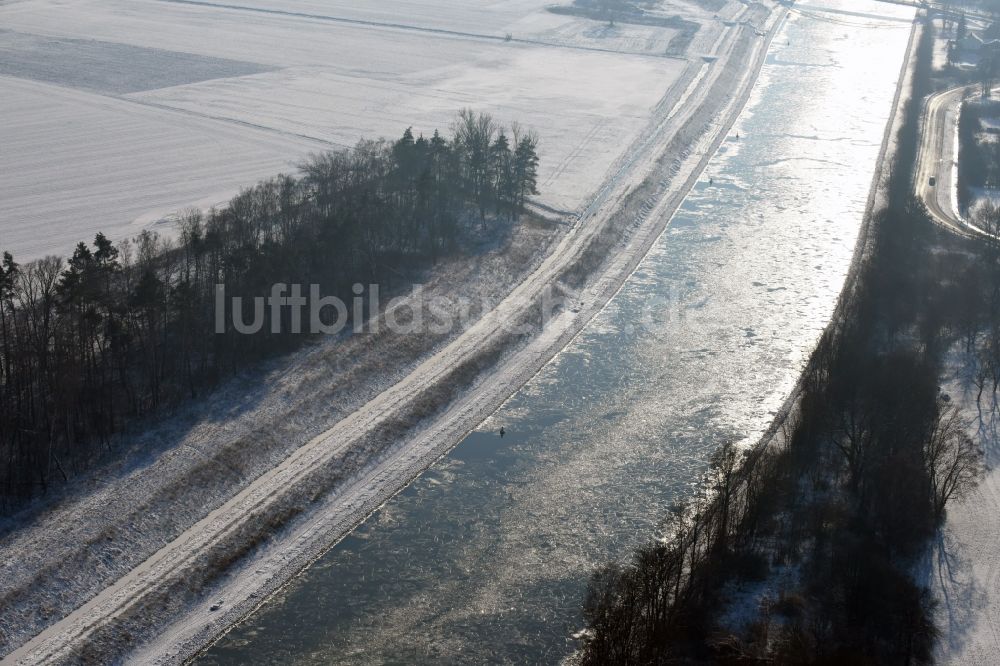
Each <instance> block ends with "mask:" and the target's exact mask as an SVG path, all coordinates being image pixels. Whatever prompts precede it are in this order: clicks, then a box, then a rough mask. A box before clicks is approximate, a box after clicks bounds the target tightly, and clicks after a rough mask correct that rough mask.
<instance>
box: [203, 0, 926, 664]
mask: <svg viewBox="0 0 1000 666" xmlns="http://www.w3.org/2000/svg"><path fill="white" fill-rule="evenodd" d="M797 6H798V5H797ZM825 7H827V8H833V9H837V10H839V11H836V12H830V11H827V9H819V8H809V9H805V8H803V9H802V10H797V11H793V12H792V13H791V14H790V15H789V18H788V20H787V21H786V23H785V25H784V26H783V27H782V30H781V32H780V33H779V35H778V36H777V38H776V39H775V41H774V44H773V46H772V49H771V52H770V54H769V56H768V59H767V63H766V65H765V66H764V69H763V71H762V73H761V77H760V79H759V81H758V83H757V86H756V88H755V90H754V93H753V96H752V98H751V100H750V102H749V104H748V106H747V108H746V110H745V111H744V113H743V115H742V117H741V119H740V120H739V122H738V124H737V126H736V127H735V128H734V130H733V133H732V136H731V138H730V140H728V141H727V142H726V143H725V145H724V146H723V148H722V149H721V150H720V151H719V153H718V155H716V156H715V158H714V160H713V162H712V163H711V165H710V167H709V168H708V170H707V171H706V173H705V174H704V177H703V178H702V182H701V183H700V184H699V185H698V186H697V187H696V188H695V190H694V191H693V192H692V193H691V194H690V196H688V198H687V200H686V202H685V203H684V205H683V207H682V209H681V210H680V211H679V212H678V213H677V215H676V216H675V218H674V219H673V221H672V222H671V223H670V226H669V227H668V229H667V231H666V232H665V233H664V235H663V237H662V238H661V239H660V241H659V242H658V243H657V245H656V247H655V249H654V250H653V251H652V252H651V253H650V255H649V256H648V257H647V258H646V260H645V261H644V262H643V264H642V265H641V267H640V269H639V270H638V271H637V272H636V274H635V275H634V276H633V277H632V278H631V279H630V280H629V282H628V283H627V285H626V286H625V288H624V289H623V290H622V291H621V293H620V294H619V295H618V296H617V297H616V298H615V299H614V301H613V302H612V303H611V304H610V305H609V306H608V308H607V309H606V310H605V311H604V312H603V313H601V314H600V315H599V316H598V317H597V318H596V319H595V320H594V321H593V322H592V324H591V325H590V326H589V327H588V328H587V329H586V330H585V331H584V332H583V333H582V334H581V335H580V336H579V337H578V338H577V339H576V340H575V341H574V342H573V343H572V344H571V345H570V346H569V347H568V348H567V349H566V350H565V351H564V352H563V353H561V354H560V355H559V356H558V357H557V358H556V359H555V360H554V361H553V362H552V363H550V364H549V365H548V366H547V367H546V368H545V369H544V370H543V371H542V372H541V373H540V374H539V375H538V376H537V377H535V379H533V380H532V381H531V382H530V383H529V384H528V385H526V386H525V387H524V388H523V389H522V390H521V391H520V392H519V393H517V395H516V396H514V397H513V398H512V399H511V400H510V401H509V402H508V403H507V404H506V405H505V406H504V407H503V408H502V409H501V410H500V411H499V412H498V413H497V414H495V415H494V416H493V417H492V418H490V419H489V420H488V421H487V422H485V423H484V424H483V425H482V426H481V427H480V428H479V429H478V430H477V431H476V432H473V433H472V434H470V435H469V436H468V437H467V438H466V439H465V440H464V441H463V442H462V443H461V444H460V445H459V446H457V447H456V448H455V449H454V450H453V451H452V452H451V454H450V455H448V456H446V457H445V458H444V459H442V460H441V461H440V462H439V463H438V464H437V465H435V466H434V467H433V468H431V469H429V470H427V471H426V472H425V473H424V474H423V475H422V476H421V477H419V478H418V479H417V480H416V481H414V482H413V484H411V485H410V487H409V488H408V489H407V490H405V491H404V492H402V493H401V494H400V495H398V496H397V497H395V498H394V499H393V500H391V501H390V502H389V503H388V504H387V505H386V506H385V507H384V508H383V509H382V510H381V511H379V512H378V513H377V514H375V515H373V516H372V517H371V518H369V519H368V521H367V522H365V523H364V524H362V525H361V526H360V527H358V528H357V529H356V530H355V531H354V533H353V534H352V535H351V536H350V537H348V538H346V539H344V540H343V541H342V542H340V543H339V544H338V545H337V546H336V547H334V548H333V549H332V550H330V551H329V552H328V553H327V554H326V555H325V556H324V557H322V558H321V559H320V560H319V561H317V562H316V563H315V564H314V565H313V566H312V567H310V568H309V569H308V570H307V571H306V572H305V573H303V575H302V576H300V577H299V578H298V579H296V580H295V581H294V582H293V583H292V584H290V585H289V586H288V587H287V588H286V589H285V590H284V591H283V592H281V593H280V594H279V595H277V596H276V597H275V598H273V599H272V600H270V601H269V602H268V603H267V604H265V605H264V606H263V607H262V608H261V609H260V610H259V611H258V612H257V613H255V614H254V615H252V616H251V617H250V618H249V619H248V620H247V621H245V622H244V623H243V624H242V625H240V626H238V627H236V628H234V630H233V631H232V632H230V633H229V634H228V635H227V636H226V637H224V638H223V639H222V640H221V641H220V642H219V643H218V644H216V645H215V646H214V647H213V648H212V649H211V650H210V651H209V652H208V653H207V654H206V655H204V656H203V657H202V658H201V663H203V664H243V663H251V662H252V663H315V664H330V663H349V664H355V663H387V662H388V663H415V662H431V661H435V662H444V663H456V662H475V663H483V662H512V663H552V662H557V661H559V660H560V659H561V658H563V657H564V656H566V655H567V654H569V653H571V652H572V651H573V649H574V647H575V645H576V642H575V641H574V640H573V638H572V637H571V635H572V634H573V633H574V632H575V631H577V630H578V629H579V628H580V627H581V616H580V603H581V598H582V596H583V593H584V590H585V587H586V582H587V578H588V576H589V575H590V573H591V571H592V570H593V569H594V567H595V566H597V565H598V564H600V563H601V562H604V561H606V560H608V559H609V558H622V557H627V556H628V554H629V551H630V549H631V548H632V547H634V546H636V545H637V544H639V543H640V542H642V541H644V540H647V539H649V538H650V537H651V536H652V535H653V534H654V533H655V530H656V528H657V524H658V522H659V520H660V517H661V516H663V515H664V514H665V512H666V511H667V508H668V506H669V505H670V503H671V502H672V501H674V500H676V499H677V498H679V497H683V496H685V495H686V494H688V493H689V492H690V490H691V488H692V486H693V484H694V483H695V482H696V480H697V479H698V477H699V476H700V475H701V473H702V472H703V471H704V469H705V467H706V460H707V458H708V456H709V455H710V454H711V452H712V451H713V450H714V449H715V448H716V447H717V446H718V445H719V444H720V443H721V442H723V441H724V440H727V439H729V440H744V439H753V438H755V437H757V436H758V435H759V434H760V433H761V432H762V431H763V430H764V429H765V428H766V427H767V425H768V423H769V421H770V419H771V418H772V415H773V413H774V412H775V410H777V409H778V408H779V407H780V405H781V404H782V402H783V401H784V400H785V398H786V397H787V395H788V394H789V392H790V390H791V388H792V387H793V385H794V382H795V378H796V375H797V373H798V371H799V370H800V368H801V367H802V364H803V362H804V359H805V358H806V357H807V355H808V354H809V352H810V350H811V348H812V346H813V345H814V344H815V341H816V339H817V336H818V334H819V332H820V331H821V330H822V328H823V327H824V325H825V324H826V323H827V321H828V319H829V317H830V314H831V312H832V310H833V307H834V304H835V301H836V298H837V294H838V293H839V291H840V288H841V285H842V283H843V280H844V277H845V275H846V272H847V270H848V267H849V264H850V260H851V254H852V250H853V247H854V242H855V239H856V237H857V232H858V229H859V225H860V222H861V218H862V212H863V210H864V206H865V202H866V198H867V196H868V191H869V186H870V184H871V179H872V173H873V169H874V164H875V161H876V158H877V155H878V152H879V146H880V143H881V140H882V134H883V130H884V127H885V123H886V120H887V117H888V114H889V111H890V106H891V102H892V98H893V94H894V91H895V86H896V82H897V77H898V74H899V70H900V66H901V64H902V57H903V53H904V50H905V45H906V41H907V38H908V36H909V23H908V19H909V18H910V17H912V12H907V11H906V10H904V9H903V8H896V7H893V6H889V5H883V4H876V3H874V2H867V1H853V2H852V1H850V0H833V4H831V5H828V6H825ZM901 19H902V20H901ZM737 132H738V134H739V136H740V138H739V140H737V138H736V134H737ZM709 179H711V184H710V180H709ZM501 425H503V426H504V427H505V428H506V431H507V433H508V434H507V436H506V437H505V438H503V439H500V438H499V436H498V435H497V434H496V432H497V430H498V429H499V428H500V426H501Z"/></svg>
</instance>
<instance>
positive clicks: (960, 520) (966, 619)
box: [926, 344, 1000, 666]
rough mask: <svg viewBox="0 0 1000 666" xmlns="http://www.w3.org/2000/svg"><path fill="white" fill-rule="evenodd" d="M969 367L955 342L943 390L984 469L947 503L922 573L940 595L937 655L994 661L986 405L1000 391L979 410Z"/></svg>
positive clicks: (999, 528) (998, 569)
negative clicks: (973, 484)
mask: <svg viewBox="0 0 1000 666" xmlns="http://www.w3.org/2000/svg"><path fill="white" fill-rule="evenodd" d="M974 366H975V360H974V356H970V355H969V354H966V353H965V350H964V348H963V345H961V344H959V345H956V348H954V349H952V351H951V352H950V355H949V360H948V366H947V375H946V378H945V380H944V382H943V383H942V390H943V391H944V392H946V393H948V395H950V396H951V398H952V399H953V400H954V401H955V402H956V404H957V405H959V406H960V408H961V410H962V415H963V417H965V418H966V419H967V420H968V422H969V434H970V435H972V436H973V437H974V438H975V439H976V440H977V441H978V442H979V443H980V445H981V446H982V447H983V450H984V451H985V452H986V463H987V465H989V468H990V469H989V471H988V472H987V474H986V477H985V478H984V479H983V480H982V482H981V483H980V484H979V487H978V488H976V490H975V491H974V492H973V493H972V494H971V495H970V496H968V497H966V498H965V499H963V500H961V501H958V502H953V503H952V504H950V505H949V506H948V515H947V520H946V522H945V526H944V529H943V530H942V534H941V535H940V537H939V539H938V541H937V543H936V544H935V545H934V547H933V549H932V553H931V555H930V557H929V560H930V561H929V563H928V564H927V571H926V575H927V582H928V585H930V587H931V590H932V591H933V592H934V594H935V596H936V598H937V601H938V608H937V616H936V620H937V624H938V628H939V629H940V630H941V632H942V635H941V638H940V640H939V643H938V654H937V657H938V661H939V662H940V663H945V664H962V665H963V666H966V665H970V666H971V665H977V666H979V665H981V666H994V665H995V664H998V663H1000V437H998V434H1000V433H998V428H1000V411H997V412H992V413H991V408H992V401H993V400H996V399H1000V395H997V396H991V395H990V393H991V390H990V388H991V387H990V386H989V384H987V387H986V390H985V391H984V394H983V398H982V401H981V404H982V412H980V409H979V408H978V407H977V393H978V390H979V389H978V388H977V386H976V385H975V382H974V376H975V370H974Z"/></svg>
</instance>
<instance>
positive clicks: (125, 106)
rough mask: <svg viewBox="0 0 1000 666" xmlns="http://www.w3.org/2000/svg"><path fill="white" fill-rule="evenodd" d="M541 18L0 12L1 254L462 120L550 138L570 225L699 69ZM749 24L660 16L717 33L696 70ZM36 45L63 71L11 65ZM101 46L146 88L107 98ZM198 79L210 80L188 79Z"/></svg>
mask: <svg viewBox="0 0 1000 666" xmlns="http://www.w3.org/2000/svg"><path fill="white" fill-rule="evenodd" d="M546 4H547V3H544V2H542V1H541V0H531V1H528V0H520V1H515V2H502V3H498V2H488V1H486V0H469V1H463V2H458V1H457V0H448V1H446V2H430V1H429V0H425V1H424V2H402V1H401V0H395V1H394V2H385V3H383V2H374V1H373V2H347V1H346V0H344V1H338V2H329V3H328V2H317V1H310V0H303V1H297V0H273V2H272V1H270V0H249V1H248V2H240V1H239V0H233V1H232V2H221V3H213V2H208V1H207V0H206V1H204V2H203V1H202V0H183V1H181V0H22V1H20V2H13V3H3V4H0V26H3V29H2V30H0V113H2V117H3V119H4V122H3V124H2V125H0V146H2V147H3V149H2V150H0V173H3V174H4V179H3V180H2V181H0V247H2V249H7V250H12V251H14V253H15V255H16V257H17V258H18V259H20V260H21V261H25V260H28V259H31V258H35V257H38V256H40V255H43V254H46V253H58V254H66V253H68V252H69V251H70V250H71V248H72V245H73V244H75V243H76V242H77V241H79V240H90V239H91V238H92V237H93V235H94V233H96V232H97V231H104V232H105V233H107V234H109V235H110V236H112V237H113V238H116V239H117V238H122V237H127V236H130V235H132V234H133V233H135V232H136V231H137V230H139V229H141V228H143V227H148V226H150V225H153V224H155V223H156V222H158V221H161V220H166V222H167V224H161V225H159V228H160V229H161V230H163V231H166V230H169V228H170V226H171V225H170V224H169V221H170V220H169V216H170V214H171V213H174V212H177V211H179V210H181V209H183V208H186V207H189V206H192V205H198V206H202V207H204V206H208V205H212V204H216V203H219V202H221V201H223V200H225V199H226V198H227V197H228V196H229V195H231V194H234V193H235V190H236V189H237V188H238V187H239V186H245V185H248V184H251V183H253V182H254V181H256V180H257V179H259V178H262V177H266V176H269V175H272V174H274V173H276V172H279V171H285V172H288V171H291V170H294V168H295V167H294V165H295V164H296V163H297V162H298V161H300V160H301V159H302V158H304V157H305V156H306V155H307V154H308V153H310V152H315V151H319V150H322V149H326V148H330V147H337V146H350V145H353V144H354V143H355V142H356V141H357V140H358V139H360V138H363V137H368V138H373V137H377V136H390V137H394V136H398V135H399V134H401V132H402V130H403V129H405V128H406V127H407V126H409V125H413V126H414V128H415V129H416V130H418V131H422V132H431V131H433V130H434V129H435V128H439V129H441V130H442V131H447V130H448V127H449V125H450V123H451V121H452V119H453V117H454V114H455V112H456V111H457V110H458V109H459V108H462V107H464V106H471V107H475V108H478V109H483V110H489V111H490V112H492V113H493V114H494V115H495V116H497V117H498V119H502V120H504V121H518V122H520V123H521V124H523V125H526V126H530V127H531V128H533V129H535V130H537V131H538V133H539V134H540V136H541V137H542V144H541V149H540V153H541V156H542V161H541V164H540V180H541V189H542V195H541V198H540V203H543V204H546V205H548V206H550V207H553V208H556V209H559V210H569V211H573V210H577V209H578V208H579V207H580V206H581V205H582V204H583V202H584V201H585V199H586V197H587V196H588V195H590V194H591V193H593V191H594V190H595V189H596V188H597V187H598V186H599V185H600V183H601V182H602V181H603V180H604V178H605V177H606V176H607V175H608V170H609V168H610V167H611V165H612V164H613V163H614V161H615V159H616V158H617V157H618V156H619V155H620V154H621V152H622V150H623V149H624V147H625V146H627V145H629V143H631V142H632V141H633V140H634V138H635V137H636V135H637V133H638V132H639V131H640V130H641V129H642V128H643V127H644V125H645V123H646V120H647V119H648V117H649V114H650V113H651V111H652V110H653V108H654V107H655V106H656V104H657V103H658V102H659V101H660V100H661V98H662V97H663V95H664V92H665V91H666V90H667V89H669V88H670V86H671V84H673V83H674V82H676V81H677V80H678V78H679V77H680V76H681V73H682V72H683V71H684V68H685V66H686V65H687V62H686V61H685V60H683V59H678V58H668V57H664V52H665V51H666V47H667V45H668V44H669V43H670V40H671V39H672V38H673V36H674V35H675V34H676V32H677V31H676V30H674V29H671V28H659V27H650V26H632V25H616V26H614V27H610V26H607V25H606V24H603V23H600V22H597V21H589V20H585V19H579V18H574V17H567V16H557V15H555V14H552V13H550V12H547V11H546V10H545V6H546ZM442 5H444V8H442ZM742 8H743V7H742V5H740V4H739V3H735V2H734V3H730V4H728V5H727V6H726V7H725V8H724V9H723V10H720V12H719V18H718V19H715V18H712V15H711V14H709V12H708V11H707V10H704V9H701V8H699V7H698V6H697V5H694V4H688V3H678V4H677V5H676V11H675V6H674V5H673V4H670V3H667V5H666V8H665V9H664V13H665V14H666V15H669V16H672V15H674V14H677V13H679V14H681V15H682V16H686V17H688V18H696V19H699V20H703V21H704V25H703V27H702V29H701V30H700V31H699V33H698V34H697V35H696V37H695V41H694V43H693V44H692V45H691V52H692V53H693V54H702V53H714V51H715V49H716V48H717V45H718V43H719V39H720V37H721V35H722V34H723V31H724V30H725V29H726V27H725V25H724V23H723V19H724V18H728V17H732V16H734V15H735V14H736V13H737V12H738V11H740V10H741V9H742ZM390 24H391V25H390ZM508 34H511V35H512V40H511V41H505V40H506V36H507V35H508ZM46 40H48V41H49V42H51V43H49V44H46V43H45V42H46ZM25 45H32V47H33V48H41V49H42V50H45V49H49V51H50V52H51V50H52V49H55V48H58V54H59V57H58V58H53V59H52V61H53V63H54V64H46V65H45V66H44V68H43V66H42V65H40V64H36V66H35V67H34V69H33V68H32V66H31V63H30V62H21V63H20V64H18V66H17V67H16V68H15V67H14V65H12V64H10V63H4V62H3V60H2V59H3V53H4V51H3V49H4V48H5V47H6V48H7V49H8V51H7V52H14V53H17V49H18V48H21V49H25V48H27V46H25ZM95 49H96V50H97V52H99V53H100V54H101V55H100V57H101V58H103V59H104V60H102V61H101V62H100V63H99V66H100V67H103V68H106V69H109V70H112V73H114V71H120V72H125V71H127V70H129V69H130V68H133V67H135V61H136V60H137V55H136V54H145V55H144V56H143V57H142V58H141V60H142V67H143V68H144V71H145V72H147V73H146V74H144V78H146V79H148V80H149V81H150V84H149V89H145V90H138V91H136V90H121V89H119V88H120V86H118V87H116V86H115V85H109V86H108V87H107V88H106V89H100V84H98V85H96V89H95V84H94V82H93V81H92V80H91V75H90V70H91V69H92V68H93V67H94V66H95V65H94V63H93V61H92V59H91V56H92V54H93V52H94V51H95ZM116 49H117V50H116ZM12 50H13V51H12ZM21 55H22V56H24V53H22V54H21ZM198 57H203V58H205V59H206V61H205V63H203V66H202V67H200V68H198V67H195V66H194V65H195V64H196V63H197V58H198ZM207 59H212V60H211V61H209V60H207ZM219 59H225V62H223V61H220V60H219ZM21 60H29V59H28V58H27V57H26V56H24V57H22V58H21ZM227 63H229V65H228V66H229V67H230V69H231V72H227V70H226V67H227ZM249 68H255V69H256V70H258V72H259V73H250V74H248V73H247V71H248V69H249ZM187 69H191V70H195V69H197V70H198V73H197V75H196V74H194V73H192V75H191V78H189V79H188V81H184V80H183V77H184V74H183V72H184V71H185V70H187ZM211 72H215V74H214V75H212V74H211ZM111 78H112V79H114V77H111ZM119 78H120V77H119ZM178 79H180V81H181V84H180V85H178V84H177V80H178ZM191 81H197V83H193V82H191ZM114 83H116V81H114V80H113V81H112V84H114ZM581 155H586V159H578V158H579V157H580V156H581ZM40 229H45V233H44V234H42V233H39V230H40Z"/></svg>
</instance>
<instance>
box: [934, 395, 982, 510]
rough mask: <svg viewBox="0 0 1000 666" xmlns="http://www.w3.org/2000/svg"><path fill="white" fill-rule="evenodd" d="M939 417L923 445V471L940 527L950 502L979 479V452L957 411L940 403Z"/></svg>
mask: <svg viewBox="0 0 1000 666" xmlns="http://www.w3.org/2000/svg"><path fill="white" fill-rule="evenodd" d="M939 408H940V410H941V411H940V417H939V418H938V419H937V422H936V423H935V425H934V428H933V429H932V430H931V433H930V436H929V437H928V438H927V441H926V443H925V444H924V451H923V457H924V467H925V469H926V470H927V475H928V477H929V479H930V483H931V491H932V495H931V501H932V502H933V506H934V518H935V520H936V521H937V522H938V523H940V522H941V521H942V520H943V519H944V514H945V508H946V507H947V505H948V502H949V501H951V500H952V499H953V498H962V497H964V496H965V495H966V494H967V493H968V492H970V491H971V490H972V489H973V488H975V486H976V484H977V483H978V482H979V479H980V478H982V476H983V474H984V471H985V467H984V463H983V451H982V449H980V448H979V447H978V446H977V445H976V443H975V442H973V441H972V438H971V437H969V435H968V434H967V433H966V431H965V423H964V421H963V420H962V418H961V416H960V415H959V412H958V408H957V407H955V406H953V405H947V404H945V403H940V405H939Z"/></svg>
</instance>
